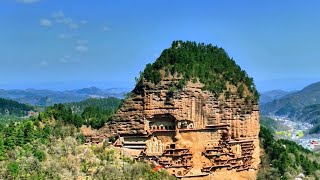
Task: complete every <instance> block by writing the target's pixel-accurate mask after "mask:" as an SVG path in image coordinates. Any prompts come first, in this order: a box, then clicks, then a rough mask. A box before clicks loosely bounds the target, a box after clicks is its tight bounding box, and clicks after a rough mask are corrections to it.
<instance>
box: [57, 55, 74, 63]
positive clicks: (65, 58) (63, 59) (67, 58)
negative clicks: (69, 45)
mask: <svg viewBox="0 0 320 180" xmlns="http://www.w3.org/2000/svg"><path fill="white" fill-rule="evenodd" d="M70 58H71V57H70V56H68V55H66V56H64V57H62V58H60V62H61V63H64V64H65V63H68V62H69V60H70Z"/></svg>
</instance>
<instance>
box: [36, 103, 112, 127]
mask: <svg viewBox="0 0 320 180" xmlns="http://www.w3.org/2000/svg"><path fill="white" fill-rule="evenodd" d="M114 113H115V109H114V108H112V107H110V109H109V108H106V107H105V108H102V107H97V106H88V107H85V108H84V110H83V111H82V113H80V114H79V113H76V112H73V111H72V109H71V108H70V107H69V108H68V107H67V106H65V105H63V104H55V105H54V106H50V107H48V108H47V109H46V110H45V111H44V112H42V113H40V115H39V117H38V119H39V120H43V119H50V118H53V119H56V120H59V121H62V122H63V123H65V124H73V125H75V126H76V127H77V128H79V127H81V126H82V125H86V126H91V127H92V128H95V129H99V128H101V127H102V126H103V125H104V124H105V123H106V122H108V121H110V120H111V117H112V116H113V115H114Z"/></svg>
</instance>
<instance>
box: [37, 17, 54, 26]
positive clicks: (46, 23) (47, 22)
mask: <svg viewBox="0 0 320 180" xmlns="http://www.w3.org/2000/svg"><path fill="white" fill-rule="evenodd" d="M40 25H41V26H43V27H51V26H52V23H51V21H50V20H49V19H40Z"/></svg>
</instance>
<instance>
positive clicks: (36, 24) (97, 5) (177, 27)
mask: <svg viewBox="0 0 320 180" xmlns="http://www.w3.org/2000/svg"><path fill="white" fill-rule="evenodd" d="M319 5H320V2H318V1H312V0H310V1H295V0H282V1H278V0H273V1H271V0H270V1H265V2H261V1H259V2H258V1H251V0H243V1H238V0H234V1H231V0H230V1H209V0H208V1H201V0H199V1H186V0H177V1H169V0H164V1H156V0H154V1H150V0H139V1H129V0H127V1H123V0H119V1H87V0H68V1H66V0H1V1H0V27H1V28H0V64H1V65H0V88H5V89H12V88H18V89H21V88H22V89H24V88H49V89H59V90H61V89H73V88H81V87H88V86H97V87H100V88H112V87H120V88H129V89H130V88H133V86H134V77H136V76H138V74H139V71H142V70H143V68H144V67H145V64H147V63H150V62H153V61H154V60H155V59H156V57H158V56H159V55H160V53H161V51H162V50H163V49H164V48H167V47H169V46H170V44H171V42H172V41H173V40H191V41H197V42H204V43H212V44H215V45H218V46H221V47H223V48H224V49H226V51H227V52H228V53H229V55H230V56H231V57H233V58H234V59H235V60H236V62H237V63H238V64H239V65H240V66H241V67H242V68H243V69H245V70H246V71H247V72H248V74H249V75H250V76H252V77H253V78H254V80H255V83H256V85H257V87H258V89H259V90H260V91H266V90H271V89H284V90H294V89H301V88H302V87H304V86H305V85H308V84H309V83H312V82H316V81H319V80H320V73H319V70H318V69H319V66H320V51H319V50H320V44H319V42H320V11H318V7H319Z"/></svg>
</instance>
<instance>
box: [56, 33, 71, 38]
mask: <svg viewBox="0 0 320 180" xmlns="http://www.w3.org/2000/svg"><path fill="white" fill-rule="evenodd" d="M57 37H58V38H59V39H68V38H70V35H68V34H64V33H62V34H58V36H57Z"/></svg>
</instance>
